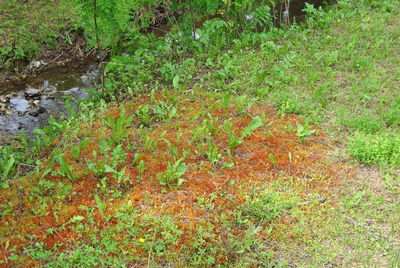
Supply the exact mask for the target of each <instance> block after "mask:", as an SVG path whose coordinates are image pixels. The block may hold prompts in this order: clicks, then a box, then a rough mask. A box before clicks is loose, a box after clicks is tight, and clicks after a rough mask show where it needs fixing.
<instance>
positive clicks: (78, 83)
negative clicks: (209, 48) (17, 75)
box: [0, 0, 335, 144]
mask: <svg viewBox="0 0 400 268" xmlns="http://www.w3.org/2000/svg"><path fill="white" fill-rule="evenodd" d="M305 2H306V1H304V0H294V1H291V2H290V3H291V4H290V18H291V20H294V19H296V20H297V21H302V20H304V12H303V11H302V9H303V8H304V7H305ZM307 2H309V3H311V4H314V5H315V6H316V7H319V6H322V5H323V3H324V2H327V3H333V2H335V0H308V1H307ZM282 7H283V5H282ZM165 27H167V28H166V30H164V29H162V28H163V27H159V28H160V29H161V30H162V32H161V34H160V35H165V33H166V32H168V31H169V28H170V26H169V25H165ZM31 64H32V63H31ZM34 64H39V65H40V64H41V62H36V63H35V62H34ZM98 77H99V70H98V64H96V63H95V61H93V60H89V61H88V62H85V63H84V64H81V65H80V66H79V67H78V68H76V67H75V68H69V67H68V66H66V67H64V68H56V69H53V70H49V71H46V72H45V73H43V74H40V75H39V76H38V77H37V78H33V79H31V82H30V83H29V84H24V85H16V86H13V87H11V88H10V87H2V86H1V83H0V138H1V139H0V144H1V143H2V141H4V140H3V138H4V137H12V136H15V135H18V134H19V133H20V132H22V131H24V132H25V133H26V134H27V135H28V136H32V131H33V130H34V129H36V128H41V127H43V126H45V125H46V124H47V123H48V119H49V118H50V116H53V117H55V118H57V117H59V116H60V115H62V114H66V112H67V111H66V107H65V98H66V97H67V96H69V97H70V98H71V99H72V100H75V101H76V100H78V99H81V98H86V97H88V94H87V93H86V92H85V90H86V89H90V88H93V87H95V85H96V81H97V78H98Z"/></svg>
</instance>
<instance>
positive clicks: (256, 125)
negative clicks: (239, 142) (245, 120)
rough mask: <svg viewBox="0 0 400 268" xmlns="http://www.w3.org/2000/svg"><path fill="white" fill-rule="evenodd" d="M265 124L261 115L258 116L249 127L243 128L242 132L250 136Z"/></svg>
mask: <svg viewBox="0 0 400 268" xmlns="http://www.w3.org/2000/svg"><path fill="white" fill-rule="evenodd" d="M262 125H263V121H262V119H261V118H260V117H259V116H256V117H255V118H254V119H253V120H252V121H251V122H250V123H249V124H248V125H247V127H246V128H245V129H244V130H243V132H242V137H243V138H245V137H248V136H250V135H251V133H253V131H254V130H256V129H257V128H259V127H261V126H262Z"/></svg>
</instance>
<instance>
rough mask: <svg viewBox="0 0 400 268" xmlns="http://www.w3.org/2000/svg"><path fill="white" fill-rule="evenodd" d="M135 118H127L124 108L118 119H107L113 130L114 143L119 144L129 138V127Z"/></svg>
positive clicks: (110, 117)
mask: <svg viewBox="0 0 400 268" xmlns="http://www.w3.org/2000/svg"><path fill="white" fill-rule="evenodd" d="M133 117H134V116H133V115H131V116H127V115H126V109H125V108H124V107H122V108H121V112H120V114H119V117H118V119H114V117H112V116H109V117H108V118H107V125H108V126H109V127H110V128H111V130H112V133H111V139H112V141H113V142H114V143H116V144H118V143H120V142H121V141H122V140H123V139H125V138H126V137H128V136H129V134H130V131H129V130H128V127H129V126H130V125H131V123H132V120H133Z"/></svg>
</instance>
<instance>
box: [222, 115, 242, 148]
mask: <svg viewBox="0 0 400 268" xmlns="http://www.w3.org/2000/svg"><path fill="white" fill-rule="evenodd" d="M225 129H226V132H227V133H228V147H229V149H230V150H232V149H235V148H236V147H238V146H239V145H240V144H242V143H243V138H242V137H239V136H236V134H235V133H234V131H233V130H232V122H231V121H228V122H226V123H225Z"/></svg>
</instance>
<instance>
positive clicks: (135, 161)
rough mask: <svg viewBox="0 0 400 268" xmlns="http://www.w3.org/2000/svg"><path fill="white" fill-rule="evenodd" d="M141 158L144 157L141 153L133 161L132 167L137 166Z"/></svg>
mask: <svg viewBox="0 0 400 268" xmlns="http://www.w3.org/2000/svg"><path fill="white" fill-rule="evenodd" d="M140 157H142V154H139V153H137V154H135V156H134V157H133V160H132V165H135V164H136V163H137V162H138V161H139V159H140Z"/></svg>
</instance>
